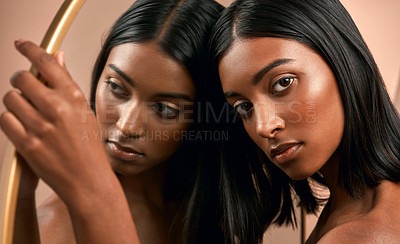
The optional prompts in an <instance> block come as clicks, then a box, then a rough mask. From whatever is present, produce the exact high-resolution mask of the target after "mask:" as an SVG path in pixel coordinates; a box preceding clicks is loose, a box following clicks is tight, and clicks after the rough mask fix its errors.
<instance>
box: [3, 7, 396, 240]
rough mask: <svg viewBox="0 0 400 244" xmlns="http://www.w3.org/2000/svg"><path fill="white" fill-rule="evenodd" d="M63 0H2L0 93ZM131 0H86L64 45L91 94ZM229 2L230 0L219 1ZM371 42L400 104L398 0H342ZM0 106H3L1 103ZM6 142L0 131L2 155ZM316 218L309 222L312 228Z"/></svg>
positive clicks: (285, 235) (288, 234)
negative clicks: (19, 42) (104, 45)
mask: <svg viewBox="0 0 400 244" xmlns="http://www.w3.org/2000/svg"><path fill="white" fill-rule="evenodd" d="M62 2H63V1H62V0H1V1H0V33H1V38H0V54H1V65H0V97H3V96H4V94H5V93H6V91H7V90H9V89H11V86H10V85H9V78H10V77H11V75H12V74H13V73H14V72H15V71H17V70H21V69H28V68H29V63H28V62H27V61H26V60H25V59H24V58H22V57H21V56H20V55H19V54H18V53H17V52H16V51H15V49H14V47H13V41H14V40H15V39H17V38H23V39H27V40H32V41H34V42H36V43H40V41H41V38H42V37H43V35H44V33H45V31H46V29H47V27H48V25H49V23H50V21H51V20H52V18H53V16H54V15H55V13H56V11H57V9H58V8H59V6H60V5H61V3H62ZM132 2H133V1H131V0H118V1H107V0H87V1H86V3H85V5H84V7H83V8H82V10H81V12H80V13H79V14H78V17H77V19H76V21H75V23H74V25H73V26H72V28H71V30H70V31H69V33H68V35H67V37H66V39H65V41H64V44H63V46H62V49H63V50H64V51H65V52H66V63H67V67H68V68H69V70H70V73H71V74H72V76H73V77H74V79H75V81H76V82H77V83H78V84H79V85H80V86H81V88H82V89H83V90H84V91H85V93H86V94H88V90H89V80H90V73H91V70H92V67H93V64H94V59H95V57H96V55H97V53H98V51H99V50H100V46H101V40H102V39H103V37H104V35H105V33H106V32H107V29H108V28H109V27H110V26H111V25H112V23H113V21H114V20H115V19H116V18H117V17H118V16H119V15H120V14H121V13H122V12H123V11H124V10H126V9H127V8H128V7H129V6H130V5H131V3H132ZM219 2H221V3H223V4H225V5H226V4H229V2H231V1H230V0H221V1H219ZM342 3H343V4H344V5H345V6H346V8H347V9H348V10H349V12H350V14H351V15H352V17H353V18H354V20H355V22H356V23H357V26H358V27H359V29H360V31H361V33H362V34H363V37H364V39H365V40H366V42H367V44H368V46H369V47H370V49H371V51H372V53H373V55H374V57H375V59H376V61H377V63H378V66H379V68H380V70H381V72H382V75H383V78H384V80H385V82H386V85H387V88H388V91H389V93H390V95H391V97H392V98H393V100H395V101H396V103H397V106H398V107H399V105H400V85H399V83H400V58H399V55H400V28H399V24H400V15H399V13H398V10H399V9H400V1H399V0H380V1H377V0H342ZM0 111H4V105H3V104H2V103H1V104H0ZM5 143H6V138H5V135H4V133H3V132H2V131H0V160H1V159H2V157H3V152H4V147H5ZM49 192H50V191H49V189H48V188H47V187H46V186H45V185H44V184H40V186H39V189H38V202H39V203H40V202H41V201H43V199H44V198H46V197H47V196H48V194H49ZM315 219H316V218H315V217H308V218H307V219H306V222H305V226H306V232H307V233H309V232H310V230H311V229H312V227H313V225H314V224H315ZM299 242H300V232H299V231H298V230H295V231H293V230H291V228H279V229H278V228H273V229H271V230H270V231H269V232H268V233H267V234H266V236H265V241H264V243H299Z"/></svg>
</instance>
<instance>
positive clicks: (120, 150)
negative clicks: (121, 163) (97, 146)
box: [106, 141, 144, 161]
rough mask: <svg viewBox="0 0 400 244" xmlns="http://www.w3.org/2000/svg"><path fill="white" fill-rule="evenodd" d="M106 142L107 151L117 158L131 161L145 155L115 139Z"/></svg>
mask: <svg viewBox="0 0 400 244" xmlns="http://www.w3.org/2000/svg"><path fill="white" fill-rule="evenodd" d="M106 142H107V151H108V152H109V153H110V154H111V155H112V156H113V157H115V158H118V159H122V160H128V161H131V160H135V159H137V158H140V157H143V156H144V154H143V153H140V152H138V151H137V150H136V149H134V148H133V147H126V146H122V145H120V144H119V143H117V142H115V141H106Z"/></svg>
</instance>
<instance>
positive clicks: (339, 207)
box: [320, 152, 376, 231]
mask: <svg viewBox="0 0 400 244" xmlns="http://www.w3.org/2000/svg"><path fill="white" fill-rule="evenodd" d="M339 155H340V153H339V152H335V153H334V155H332V157H331V158H330V159H329V161H328V162H327V163H326V164H325V165H324V166H323V167H322V168H321V170H320V173H321V174H322V175H323V177H324V179H325V182H326V184H327V186H328V188H329V191H330V197H329V201H328V203H327V205H326V206H325V208H324V211H323V212H322V213H321V216H320V218H321V222H322V223H325V226H324V229H325V231H327V229H331V228H333V227H334V226H337V225H339V224H341V223H344V222H348V221H351V220H352V219H354V218H357V217H359V216H362V215H364V214H366V213H367V212H369V211H370V209H371V208H372V207H373V205H374V202H375V201H374V199H375V197H376V194H375V191H374V189H371V188H366V189H365V191H364V192H363V194H362V198H361V199H359V198H355V197H352V196H351V195H350V194H349V193H348V192H347V190H346V189H344V188H343V187H342V186H340V184H338V174H339V162H340V156H339ZM326 228H327V229H326Z"/></svg>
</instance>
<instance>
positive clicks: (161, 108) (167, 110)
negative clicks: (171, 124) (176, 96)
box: [153, 103, 179, 119]
mask: <svg viewBox="0 0 400 244" xmlns="http://www.w3.org/2000/svg"><path fill="white" fill-rule="evenodd" d="M153 109H154V111H156V112H157V113H158V114H159V115H160V116H161V117H162V118H166V119H174V118H176V117H177V116H178V115H179V110H177V109H174V108H172V107H171V106H168V105H166V104H164V103H155V104H154V105H153Z"/></svg>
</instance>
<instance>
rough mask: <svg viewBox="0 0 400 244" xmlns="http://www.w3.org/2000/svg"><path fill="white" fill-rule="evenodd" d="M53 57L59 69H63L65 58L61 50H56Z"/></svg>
mask: <svg viewBox="0 0 400 244" xmlns="http://www.w3.org/2000/svg"><path fill="white" fill-rule="evenodd" d="M53 57H54V59H55V60H56V61H57V63H58V64H59V65H60V66H61V67H63V68H65V56H64V51H63V50H58V51H57V52H56V53H55V54H54V56H53Z"/></svg>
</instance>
